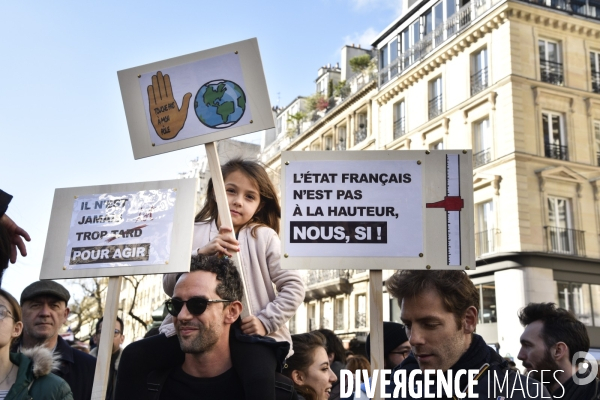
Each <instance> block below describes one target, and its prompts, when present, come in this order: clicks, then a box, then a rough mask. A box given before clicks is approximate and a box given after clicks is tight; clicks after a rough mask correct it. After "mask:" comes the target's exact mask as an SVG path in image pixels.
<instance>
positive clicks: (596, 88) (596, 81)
mask: <svg viewBox="0 0 600 400" xmlns="http://www.w3.org/2000/svg"><path fill="white" fill-rule="evenodd" d="M592 92H594V93H600V71H592Z"/></svg>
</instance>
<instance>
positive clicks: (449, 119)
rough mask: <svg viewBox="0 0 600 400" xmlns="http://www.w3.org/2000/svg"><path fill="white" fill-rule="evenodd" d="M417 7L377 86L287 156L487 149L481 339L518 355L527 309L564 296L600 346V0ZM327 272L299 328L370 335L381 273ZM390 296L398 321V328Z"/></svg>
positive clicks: (481, 168)
mask: <svg viewBox="0 0 600 400" xmlns="http://www.w3.org/2000/svg"><path fill="white" fill-rule="evenodd" d="M404 10H405V11H404V12H403V14H402V15H401V16H400V17H399V18H398V19H397V20H395V21H393V22H392V23H391V24H390V25H389V26H388V27H387V28H386V29H385V30H384V31H383V32H381V34H380V35H379V36H378V37H377V38H376V40H375V41H374V42H373V53H374V54H373V56H374V58H375V59H376V62H377V68H376V72H375V73H374V74H371V75H375V77H374V79H372V77H371V78H369V77H367V76H369V75H368V74H365V73H363V74H360V75H361V76H363V77H365V78H363V79H367V80H369V82H368V84H366V85H364V86H363V87H361V89H359V90H356V91H353V92H351V94H350V95H349V96H348V98H346V99H345V100H344V102H341V103H339V104H337V105H336V106H335V107H332V108H331V109H330V110H328V112H327V113H326V114H325V115H323V116H322V117H321V118H319V119H318V120H317V121H316V122H315V123H314V124H312V125H311V126H309V127H307V128H306V129H305V130H304V131H302V133H301V134H299V135H297V137H295V138H294V139H293V140H291V141H290V143H289V144H288V145H287V146H286V147H285V148H281V150H298V151H300V150H315V149H320V150H325V149H326V147H325V146H323V143H325V141H326V138H327V136H332V137H333V139H334V140H339V139H340V138H342V139H343V140H344V141H345V143H346V146H345V147H344V148H342V147H332V148H331V150H332V151H339V150H346V151H351V150H371V149H372V150H404V149H407V150H408V149H410V150H420V149H423V150H426V149H464V148H470V149H473V157H474V158H473V166H474V171H473V187H474V198H475V210H474V213H475V226H474V227H473V229H474V231H475V241H476V243H475V245H476V246H475V247H476V256H477V269H476V270H475V271H469V274H470V276H471V278H472V280H473V282H474V283H475V284H476V285H477V287H479V289H480V292H481V310H480V324H479V325H478V332H479V333H480V334H482V335H483V336H484V338H485V339H486V340H487V342H488V343H492V344H496V346H497V347H498V348H499V350H500V353H501V354H502V355H503V356H509V357H511V356H512V357H516V354H517V353H518V350H519V346H520V345H519V340H518V339H519V336H520V333H521V332H522V328H521V326H520V325H519V322H518V319H517V312H518V310H519V308H521V307H523V306H524V305H526V304H527V303H529V302H541V301H552V302H556V303H558V304H559V305H560V306H561V307H564V308H568V309H570V310H572V311H573V312H574V313H575V314H576V315H577V316H578V318H580V320H581V321H582V322H584V323H585V324H586V325H587V327H588V331H589V333H590V337H591V340H592V347H593V348H595V349H598V348H600V263H599V259H600V241H599V238H600V208H599V204H598V203H599V201H600V193H599V191H598V180H599V179H600V167H599V165H600V156H599V155H600V73H599V71H600V65H599V62H600V58H599V53H600V4H597V3H594V2H592V1H589V0H588V1H570V2H569V1H563V0H539V1H535V0H531V1H527V0H510V1H507V0H471V1H465V0H459V1H455V0H430V1H408V2H406V3H405V7H404ZM343 69H344V63H343V62H342V70H343ZM343 73H344V72H342V75H343ZM315 144H317V145H315ZM268 150H269V148H268V147H267V148H265V149H264V151H263V161H265V162H266V163H267V164H268V165H269V166H272V168H273V169H274V170H277V168H279V162H280V160H279V156H278V155H277V154H270V153H268ZM265 155H267V156H265ZM391 272H392V271H385V273H384V279H385V278H386V276H389V274H390V273H391ZM319 273H321V272H316V271H313V272H311V273H309V274H308V277H307V283H308V292H307V298H306V301H305V306H306V307H305V308H304V309H302V310H300V311H299V313H298V314H297V316H296V318H295V321H293V322H291V325H292V327H293V328H294V329H296V330H298V331H301V330H306V329H312V328H313V327H317V326H319V327H320V326H323V324H329V326H332V327H333V329H334V330H335V331H336V332H338V333H340V334H344V335H347V336H348V337H351V336H359V337H360V336H363V334H364V332H365V331H368V321H369V318H368V315H367V314H368V307H366V306H365V307H363V306H362V304H363V303H364V304H368V301H369V299H368V291H366V286H367V285H366V284H365V282H367V281H368V274H367V273H365V272H361V271H339V272H338V271H333V272H332V271H324V272H322V274H324V275H323V276H324V277H326V278H327V279H325V278H316V279H314V280H313V281H311V279H310V276H311V274H313V275H314V276H318V274H319ZM336 288H337V290H336ZM362 296H364V297H362ZM384 296H385V298H384V304H385V305H386V309H385V310H384V319H387V320H398V317H399V316H398V314H399V310H398V307H397V304H395V301H394V300H393V299H389V297H388V296H387V294H384ZM362 314H364V315H365V317H364V321H365V322H364V324H363V323H362V322H361V321H362V320H363V317H362ZM338 328H339V329H338ZM594 351H596V350H594Z"/></svg>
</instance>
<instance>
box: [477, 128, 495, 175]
mask: <svg viewBox="0 0 600 400" xmlns="http://www.w3.org/2000/svg"><path fill="white" fill-rule="evenodd" d="M473 141H474V143H473V149H474V150H475V151H474V153H473V168H477V167H481V166H482V165H485V164H487V163H489V162H490V161H492V133H491V130H490V120H489V118H485V119H482V120H480V121H477V122H475V123H474V124H473Z"/></svg>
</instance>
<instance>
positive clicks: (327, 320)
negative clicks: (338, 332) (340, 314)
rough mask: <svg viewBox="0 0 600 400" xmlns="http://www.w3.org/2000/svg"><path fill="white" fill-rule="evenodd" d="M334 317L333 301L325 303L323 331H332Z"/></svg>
mask: <svg viewBox="0 0 600 400" xmlns="http://www.w3.org/2000/svg"><path fill="white" fill-rule="evenodd" d="M332 316H333V309H332V304H331V301H324V302H322V303H321V329H331V328H332V326H331V317H332Z"/></svg>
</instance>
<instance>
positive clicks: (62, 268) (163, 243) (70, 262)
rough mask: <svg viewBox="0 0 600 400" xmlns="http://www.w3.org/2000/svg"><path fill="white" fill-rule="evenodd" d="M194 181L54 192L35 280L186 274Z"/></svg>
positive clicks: (189, 250) (193, 207)
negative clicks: (38, 272) (46, 233)
mask: <svg viewBox="0 0 600 400" xmlns="http://www.w3.org/2000/svg"><path fill="white" fill-rule="evenodd" d="M196 185H197V180H195V179H177V180H171V181H160V182H142V183H128V184H119V185H105V186H89V187H79V188H66V189H56V191H55V193H54V203H53V205H52V215H51V217H50V226H49V229H48V237H47V240H46V249H45V252H44V260H43V262H42V271H41V276H40V278H41V279H64V278H80V277H95V276H123V275H138V274H156V273H170V272H182V271H188V270H189V265H190V254H191V246H192V231H193V222H194V212H195V206H194V205H195V201H196V199H195V196H196Z"/></svg>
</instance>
